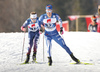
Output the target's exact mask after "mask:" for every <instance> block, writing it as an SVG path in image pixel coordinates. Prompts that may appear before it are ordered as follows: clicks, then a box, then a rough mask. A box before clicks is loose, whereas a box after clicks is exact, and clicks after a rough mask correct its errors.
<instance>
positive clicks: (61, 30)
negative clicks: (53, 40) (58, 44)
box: [60, 27, 64, 35]
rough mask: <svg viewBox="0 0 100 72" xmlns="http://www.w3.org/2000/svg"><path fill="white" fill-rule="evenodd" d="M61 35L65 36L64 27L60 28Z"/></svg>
mask: <svg viewBox="0 0 100 72" xmlns="http://www.w3.org/2000/svg"><path fill="white" fill-rule="evenodd" d="M60 34H61V35H62V34H64V31H63V27H61V28H60Z"/></svg>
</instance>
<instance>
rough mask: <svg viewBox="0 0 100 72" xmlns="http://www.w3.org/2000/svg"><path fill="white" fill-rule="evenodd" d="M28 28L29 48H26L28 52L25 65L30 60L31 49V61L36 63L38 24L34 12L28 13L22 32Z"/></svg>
mask: <svg viewBox="0 0 100 72" xmlns="http://www.w3.org/2000/svg"><path fill="white" fill-rule="evenodd" d="M27 26H28V38H29V47H28V52H27V57H26V60H25V63H28V62H29V59H30V53H31V48H32V46H33V45H34V46H33V47H34V48H33V56H32V59H33V61H36V52H37V42H38V39H39V36H40V34H39V27H40V26H39V22H38V17H37V14H36V12H31V13H30V18H28V19H27V20H26V21H25V22H24V24H23V25H22V26H21V30H22V31H24V32H25V31H26V27H27Z"/></svg>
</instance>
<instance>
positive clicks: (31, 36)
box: [25, 33, 33, 63]
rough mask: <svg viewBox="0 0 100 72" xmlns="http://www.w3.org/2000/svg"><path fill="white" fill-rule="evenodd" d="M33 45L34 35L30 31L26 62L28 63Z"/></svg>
mask: <svg viewBox="0 0 100 72" xmlns="http://www.w3.org/2000/svg"><path fill="white" fill-rule="evenodd" d="M32 46H33V35H32V34H31V33H30V34H29V47H28V52H27V57H26V60H25V63H28V62H29V60H30V53H31V48H32Z"/></svg>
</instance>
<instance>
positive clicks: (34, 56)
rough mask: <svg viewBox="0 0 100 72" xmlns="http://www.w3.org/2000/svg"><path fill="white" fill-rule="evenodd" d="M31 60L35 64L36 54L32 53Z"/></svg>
mask: <svg viewBox="0 0 100 72" xmlns="http://www.w3.org/2000/svg"><path fill="white" fill-rule="evenodd" d="M32 59H33V62H36V52H34V53H33V56H32Z"/></svg>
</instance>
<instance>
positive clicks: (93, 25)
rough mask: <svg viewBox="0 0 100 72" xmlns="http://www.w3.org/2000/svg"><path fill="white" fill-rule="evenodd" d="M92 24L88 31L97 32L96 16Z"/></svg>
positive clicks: (93, 17)
mask: <svg viewBox="0 0 100 72" xmlns="http://www.w3.org/2000/svg"><path fill="white" fill-rule="evenodd" d="M91 19H92V22H91V23H90V24H89V27H88V30H90V32H97V22H96V20H97V18H96V16H95V15H94V16H92V18H91Z"/></svg>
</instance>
